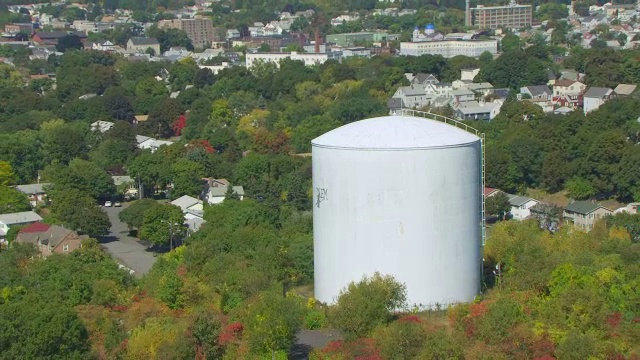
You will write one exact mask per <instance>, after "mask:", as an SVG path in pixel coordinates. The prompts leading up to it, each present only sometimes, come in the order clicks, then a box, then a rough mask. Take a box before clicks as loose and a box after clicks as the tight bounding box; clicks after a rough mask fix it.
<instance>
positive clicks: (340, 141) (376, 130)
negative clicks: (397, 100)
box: [311, 115, 480, 150]
mask: <svg viewBox="0 0 640 360" xmlns="http://www.w3.org/2000/svg"><path fill="white" fill-rule="evenodd" d="M477 141H480V138H479V137H478V136H476V135H474V134H471V133H469V132H467V131H465V130H463V129H460V128H457V127H455V126H453V125H449V124H445V123H443V122H440V121H436V120H430V119H425V118H420V117H412V116H399V115H395V116H382V117H377V118H372V119H366V120H361V121H356V122H353V123H351V124H347V125H344V126H341V127H339V128H337V129H334V130H332V131H329V132H328V133H326V134H324V135H321V136H319V137H317V138H315V139H313V140H311V144H312V145H313V146H318V147H326V148H338V149H363V150H412V149H430V148H442V147H456V146H461V145H467V144H470V143H474V142H477Z"/></svg>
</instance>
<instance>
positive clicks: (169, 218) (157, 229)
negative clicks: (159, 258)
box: [138, 205, 184, 248]
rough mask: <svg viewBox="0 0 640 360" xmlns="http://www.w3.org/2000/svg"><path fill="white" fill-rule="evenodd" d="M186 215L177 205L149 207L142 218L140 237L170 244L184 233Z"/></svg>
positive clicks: (157, 242) (160, 243)
mask: <svg viewBox="0 0 640 360" xmlns="http://www.w3.org/2000/svg"><path fill="white" fill-rule="evenodd" d="M183 222H184V215H183V214H182V209H180V208H179V207H178V206H175V205H157V206H154V207H152V208H150V209H148V210H147V211H146V212H145V213H144V216H143V218H142V225H141V226H140V230H139V232H138V234H139V237H140V238H141V239H144V240H148V241H151V242H152V243H154V244H156V245H169V246H170V247H171V248H173V242H174V240H176V239H179V238H180V236H181V235H182V233H183V225H182V224H183Z"/></svg>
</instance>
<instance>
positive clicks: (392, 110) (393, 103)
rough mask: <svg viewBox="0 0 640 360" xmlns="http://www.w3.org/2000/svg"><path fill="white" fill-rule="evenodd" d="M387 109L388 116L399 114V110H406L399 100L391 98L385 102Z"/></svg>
mask: <svg viewBox="0 0 640 360" xmlns="http://www.w3.org/2000/svg"><path fill="white" fill-rule="evenodd" d="M387 107H388V108H389V115H396V114H399V113H400V110H402V109H406V106H404V102H403V101H402V99H401V98H394V97H392V98H391V99H389V100H388V101H387Z"/></svg>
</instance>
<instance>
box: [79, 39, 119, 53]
mask: <svg viewBox="0 0 640 360" xmlns="http://www.w3.org/2000/svg"><path fill="white" fill-rule="evenodd" d="M87 48H88V49H91V50H96V51H106V52H114V51H118V50H122V48H120V47H118V45H116V44H114V43H112V42H111V41H109V40H99V41H96V42H92V43H86V44H85V49H87Z"/></svg>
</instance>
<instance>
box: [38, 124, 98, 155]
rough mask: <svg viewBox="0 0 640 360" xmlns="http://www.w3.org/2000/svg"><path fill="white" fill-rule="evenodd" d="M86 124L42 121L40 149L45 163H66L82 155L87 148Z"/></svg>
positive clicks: (87, 131) (87, 130)
mask: <svg viewBox="0 0 640 360" xmlns="http://www.w3.org/2000/svg"><path fill="white" fill-rule="evenodd" d="M88 133H89V129H88V126H86V125H84V124H79V123H69V124H65V123H63V122H50V123H44V124H43V128H42V130H41V136H42V140H43V144H42V150H43V153H44V155H45V162H46V163H47V164H53V163H59V164H68V163H69V162H70V161H71V160H73V159H74V158H76V157H83V156H85V155H86V153H87V150H88V143H87V135H88Z"/></svg>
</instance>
